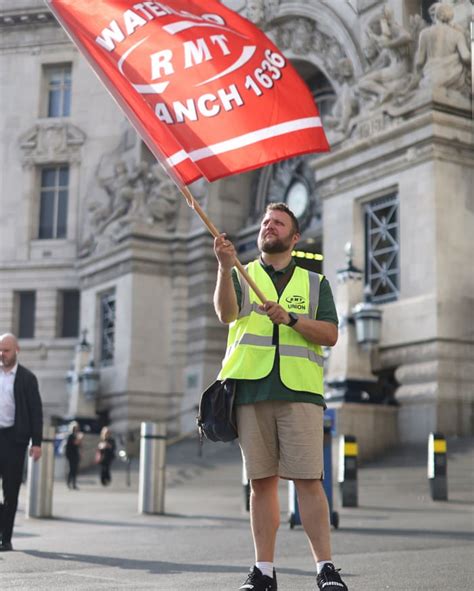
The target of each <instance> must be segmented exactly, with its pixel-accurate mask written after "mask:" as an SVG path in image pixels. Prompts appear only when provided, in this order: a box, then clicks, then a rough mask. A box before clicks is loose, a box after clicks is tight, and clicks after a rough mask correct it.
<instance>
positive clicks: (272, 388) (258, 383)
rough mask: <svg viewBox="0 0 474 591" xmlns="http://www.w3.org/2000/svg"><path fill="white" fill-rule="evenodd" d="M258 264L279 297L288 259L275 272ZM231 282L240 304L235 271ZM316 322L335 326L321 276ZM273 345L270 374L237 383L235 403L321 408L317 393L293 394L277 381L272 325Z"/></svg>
mask: <svg viewBox="0 0 474 591" xmlns="http://www.w3.org/2000/svg"><path fill="white" fill-rule="evenodd" d="M260 264H261V265H262V267H263V268H264V269H265V271H266V272H267V273H268V275H269V276H270V278H271V280H272V281H273V284H274V285H275V288H276V290H277V293H278V296H280V295H281V294H282V292H283V290H284V288H285V286H286V285H287V283H288V281H289V279H290V278H291V275H292V274H293V270H294V268H295V267H296V264H295V262H294V260H293V259H292V260H291V262H290V264H289V265H288V267H286V268H285V269H280V270H278V271H275V269H274V268H273V267H272V265H265V263H263V261H262V260H260ZM232 279H233V281H234V288H235V293H236V295H237V302H238V304H239V308H240V304H241V300H242V288H241V287H240V283H239V279H238V277H237V272H236V271H235V269H234V270H233V272H232ZM316 320H324V321H325V322H332V323H333V324H336V326H337V324H338V319H337V312H336V306H335V305H334V299H333V297H332V292H331V286H330V285H329V282H328V280H327V279H326V278H325V277H324V278H323V279H322V281H321V283H320V290H319V304H318V311H317V313H316ZM273 342H274V344H276V345H277V354H276V355H275V363H274V365H273V368H272V371H271V372H270V373H269V374H268V376H266V377H264V378H262V379H260V380H237V389H236V398H235V402H236V404H254V403H255V402H261V401H263V400H286V401H290V402H312V403H314V404H319V405H320V406H325V404H324V398H323V397H322V396H319V395H318V394H312V393H311V392H297V391H295V390H290V389H289V388H287V387H286V386H285V385H284V384H283V383H282V381H281V379H280V371H279V355H278V326H277V325H275V327H274V332H273Z"/></svg>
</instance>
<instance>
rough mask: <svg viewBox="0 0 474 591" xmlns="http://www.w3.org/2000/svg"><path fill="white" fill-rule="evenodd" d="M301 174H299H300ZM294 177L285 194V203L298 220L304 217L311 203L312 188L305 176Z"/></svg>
mask: <svg viewBox="0 0 474 591" xmlns="http://www.w3.org/2000/svg"><path fill="white" fill-rule="evenodd" d="M298 176H299V175H298ZM298 176H295V177H293V179H292V182H291V184H290V186H289V187H288V190H287V192H286V195H285V203H286V204H287V205H288V207H289V208H290V209H291V211H292V212H293V213H294V214H295V216H296V217H297V218H298V220H301V219H303V218H304V217H305V216H306V214H307V212H308V208H309V205H310V189H309V187H308V184H307V183H306V181H305V180H304V178H302V177H300V178H298Z"/></svg>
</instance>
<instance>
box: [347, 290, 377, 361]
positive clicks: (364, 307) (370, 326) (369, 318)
mask: <svg viewBox="0 0 474 591" xmlns="http://www.w3.org/2000/svg"><path fill="white" fill-rule="evenodd" d="M371 300H372V294H371V292H370V288H369V286H368V285H367V286H366V288H365V290H364V301H363V302H360V303H359V304H357V305H355V306H354V308H352V317H353V319H354V322H355V329H356V338H357V342H358V343H359V345H361V347H362V348H363V349H366V350H367V349H371V348H372V347H375V346H377V345H378V344H379V343H380V339H381V334H382V310H380V308H377V306H375V305H374V304H373V303H372V301H371Z"/></svg>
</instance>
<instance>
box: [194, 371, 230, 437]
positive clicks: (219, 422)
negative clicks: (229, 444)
mask: <svg viewBox="0 0 474 591" xmlns="http://www.w3.org/2000/svg"><path fill="white" fill-rule="evenodd" d="M235 385H236V383H235V380H230V379H227V380H224V381H222V382H221V381H219V380H217V381H216V382H214V383H213V384H211V385H210V386H209V387H208V388H207V390H206V391H205V392H204V393H203V394H202V395H201V401H200V403H199V411H198V416H197V417H196V421H197V426H198V431H199V436H200V438H201V441H202V439H203V437H205V438H206V439H209V440H210V441H224V442H225V441H232V440H234V439H236V438H237V436H238V435H237V423H236V420H235V409H234V398H235Z"/></svg>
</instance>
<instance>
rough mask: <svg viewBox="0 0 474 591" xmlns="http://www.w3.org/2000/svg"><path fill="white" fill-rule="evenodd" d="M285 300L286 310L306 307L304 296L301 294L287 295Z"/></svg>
mask: <svg viewBox="0 0 474 591" xmlns="http://www.w3.org/2000/svg"><path fill="white" fill-rule="evenodd" d="M285 300H286V303H287V304H288V310H304V309H305V308H306V303H305V302H306V298H304V297H303V296H299V295H294V296H289V297H287V298H285Z"/></svg>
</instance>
